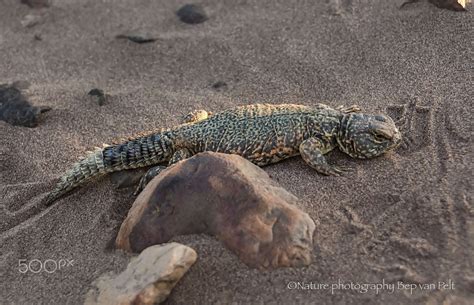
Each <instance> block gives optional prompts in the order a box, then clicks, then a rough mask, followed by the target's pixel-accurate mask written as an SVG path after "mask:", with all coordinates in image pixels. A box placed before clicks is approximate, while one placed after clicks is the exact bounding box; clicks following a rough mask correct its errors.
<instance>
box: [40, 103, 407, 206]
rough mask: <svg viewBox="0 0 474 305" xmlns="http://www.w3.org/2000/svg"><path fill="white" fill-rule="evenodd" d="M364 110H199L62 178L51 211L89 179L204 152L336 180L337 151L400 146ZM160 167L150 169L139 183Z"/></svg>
mask: <svg viewBox="0 0 474 305" xmlns="http://www.w3.org/2000/svg"><path fill="white" fill-rule="evenodd" d="M359 111H360V109H359V108H358V107H357V106H351V107H348V108H338V109H333V108H330V107H329V106H326V105H323V104H318V105H317V106H302V105H293V104H282V105H269V104H257V105H248V106H240V107H237V108H234V109H229V110H226V111H223V112H220V113H217V114H215V115H212V116H208V113H207V112H205V111H202V110H200V111H196V112H195V113H192V114H190V115H188V116H187V123H185V124H182V125H179V126H176V127H174V128H171V129H165V130H162V131H160V132H157V133H151V134H148V135H142V136H139V137H136V138H132V139H129V140H127V141H125V142H124V143H121V144H116V145H110V146H106V147H105V148H103V149H99V150H97V151H95V152H93V153H91V154H90V155H89V156H88V157H86V158H85V159H83V160H81V161H79V162H78V163H76V164H75V165H74V166H73V168H72V169H71V170H69V171H68V172H67V173H66V174H65V175H64V176H63V177H62V178H61V180H60V182H59V183H58V185H57V186H56V188H55V189H54V190H53V191H52V192H51V193H50V194H49V195H48V197H47V199H46V204H48V205H49V204H51V203H52V202H54V201H55V200H56V199H58V198H59V197H61V196H62V195H64V194H66V193H68V192H69V191H71V190H72V189H74V188H76V187H77V186H79V185H81V184H83V183H84V182H86V181H89V180H91V179H92V178H95V177H98V176H102V175H105V174H107V173H111V172H115V171H120V170H124V169H132V168H138V167H146V166H151V165H155V164H160V163H165V162H167V163H168V165H171V164H174V163H176V162H178V161H180V160H183V159H186V158H189V157H191V156H193V155H195V154H197V153H200V152H204V151H214V152H221V153H229V154H237V155H240V156H242V157H244V158H246V159H248V160H249V161H251V162H253V163H255V164H256V165H259V166H264V165H268V164H271V163H275V162H279V161H281V160H284V159H287V158H290V157H293V156H296V155H301V156H302V157H303V159H304V161H305V162H306V163H308V165H309V166H311V167H312V168H314V169H316V171H318V172H319V173H321V174H324V175H338V174H341V173H342V172H343V169H341V168H338V167H336V166H332V165H329V164H328V163H327V162H326V159H325V157H324V155H325V154H327V153H328V152H330V151H331V150H333V149H334V148H336V147H338V148H339V149H340V150H341V151H343V152H345V153H346V154H348V155H350V156H352V157H354V158H363V159H365V158H372V157H376V156H379V155H381V154H383V153H385V152H387V151H390V150H393V149H395V148H396V147H397V146H398V145H399V144H400V142H401V134H400V132H399V131H398V129H397V127H396V126H395V124H394V123H393V121H392V120H391V119H390V118H389V117H386V116H383V115H368V114H362V113H359ZM161 168H163V167H156V168H152V169H151V170H150V171H149V172H150V174H147V175H145V177H146V179H144V182H143V181H142V184H146V181H147V180H149V179H151V178H152V177H153V176H155V175H156V174H157V173H159V170H160V169H161ZM142 187H143V185H142Z"/></svg>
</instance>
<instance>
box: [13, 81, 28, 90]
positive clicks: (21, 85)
mask: <svg viewBox="0 0 474 305" xmlns="http://www.w3.org/2000/svg"><path fill="white" fill-rule="evenodd" d="M30 86H31V84H30V82H29V81H26V80H17V81H15V82H13V83H12V87H15V88H17V89H18V90H26V89H28V88H29V87H30Z"/></svg>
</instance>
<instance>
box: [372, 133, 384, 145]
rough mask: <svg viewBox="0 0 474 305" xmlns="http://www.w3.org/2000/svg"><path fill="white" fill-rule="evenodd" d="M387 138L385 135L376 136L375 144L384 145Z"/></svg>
mask: <svg viewBox="0 0 474 305" xmlns="http://www.w3.org/2000/svg"><path fill="white" fill-rule="evenodd" d="M386 139H387V138H386V137H385V136H384V135H381V134H377V133H376V134H374V140H375V142H377V143H382V142H383V141H385V140H386Z"/></svg>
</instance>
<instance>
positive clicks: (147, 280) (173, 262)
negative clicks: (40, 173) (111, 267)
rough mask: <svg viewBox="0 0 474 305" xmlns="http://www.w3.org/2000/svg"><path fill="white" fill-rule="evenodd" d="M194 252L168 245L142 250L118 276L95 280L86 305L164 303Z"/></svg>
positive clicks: (191, 260) (190, 261) (194, 258)
mask: <svg viewBox="0 0 474 305" xmlns="http://www.w3.org/2000/svg"><path fill="white" fill-rule="evenodd" d="M196 258H197V254H196V252H195V251H194V250H193V249H191V248H189V247H187V246H184V245H181V244H178V243H170V244H166V245H156V246H152V247H149V248H147V249H145V250H144V251H143V252H142V253H141V254H140V255H139V256H137V257H134V258H132V260H131V261H130V263H129V264H128V266H127V268H126V269H125V270H124V271H123V272H122V273H120V274H118V275H115V274H104V275H102V276H101V277H99V278H98V279H97V280H95V281H94V283H93V285H94V286H95V287H94V288H93V289H91V290H90V291H89V292H88V293H87V295H86V300H85V302H84V304H85V305H117V304H120V305H127V304H130V305H131V304H133V305H139V304H140V305H145V304H149V305H151V304H158V303H161V302H163V301H164V300H165V299H166V298H167V297H168V295H169V294H170V293H171V290H172V289H173V287H174V286H175V285H176V283H177V282H178V281H179V279H181V277H182V276H183V275H184V274H185V273H186V271H188V269H189V267H191V266H192V265H193V264H194V262H195V261H196Z"/></svg>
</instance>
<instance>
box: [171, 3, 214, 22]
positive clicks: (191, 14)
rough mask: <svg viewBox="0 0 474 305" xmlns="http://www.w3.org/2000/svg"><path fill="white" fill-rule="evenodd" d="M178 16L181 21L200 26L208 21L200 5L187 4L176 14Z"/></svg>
mask: <svg viewBox="0 0 474 305" xmlns="http://www.w3.org/2000/svg"><path fill="white" fill-rule="evenodd" d="M176 15H177V16H178V17H179V20H181V21H182V22H184V23H188V24H198V23H202V22H204V21H206V20H207V19H208V18H207V15H206V12H205V11H204V8H203V7H202V6H201V5H198V4H186V5H184V6H182V7H181V8H180V9H179V10H178V11H177V12H176Z"/></svg>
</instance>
